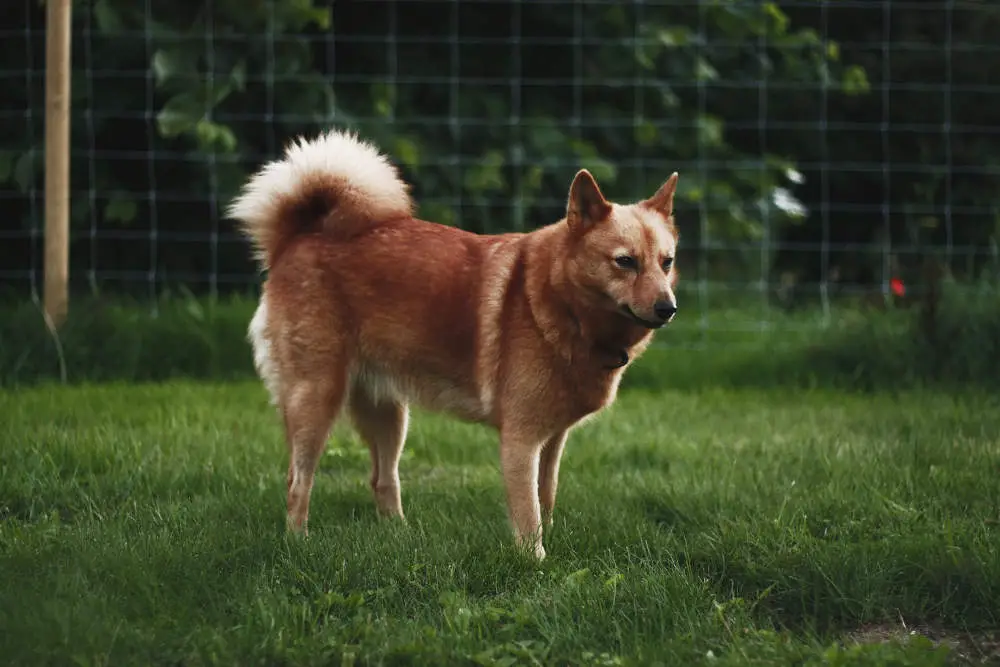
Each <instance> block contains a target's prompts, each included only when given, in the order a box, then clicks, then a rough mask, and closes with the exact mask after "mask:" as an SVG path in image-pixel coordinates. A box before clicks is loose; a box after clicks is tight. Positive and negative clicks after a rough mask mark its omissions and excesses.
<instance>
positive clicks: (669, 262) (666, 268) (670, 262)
mask: <svg viewBox="0 0 1000 667" xmlns="http://www.w3.org/2000/svg"><path fill="white" fill-rule="evenodd" d="M673 265H674V258H673V257H667V258H666V259H665V260H663V270H664V271H669V270H670V267H671V266H673Z"/></svg>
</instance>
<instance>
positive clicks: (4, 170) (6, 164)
mask: <svg viewBox="0 0 1000 667" xmlns="http://www.w3.org/2000/svg"><path fill="white" fill-rule="evenodd" d="M16 155H17V154H16V153H15V152H14V151H0V183H3V182H6V181H7V180H8V179H9V178H10V177H11V174H12V173H13V172H14V158H15V156H16Z"/></svg>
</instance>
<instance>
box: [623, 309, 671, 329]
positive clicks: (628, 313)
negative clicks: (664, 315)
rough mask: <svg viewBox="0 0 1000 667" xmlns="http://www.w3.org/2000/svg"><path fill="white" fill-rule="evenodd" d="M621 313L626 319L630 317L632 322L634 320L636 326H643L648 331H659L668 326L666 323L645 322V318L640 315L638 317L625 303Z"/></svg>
mask: <svg viewBox="0 0 1000 667" xmlns="http://www.w3.org/2000/svg"><path fill="white" fill-rule="evenodd" d="M620 312H621V313H622V315H625V316H626V317H628V318H629V319H630V320H632V321H633V322H635V323H636V324H641V325H642V326H644V327H646V328H647V329H659V328H661V327H662V326H663V325H664V324H666V322H665V321H664V322H653V321H651V320H644V319H643V318H641V317H639V316H638V315H636V314H635V313H634V312H633V311H632V309H631V308H629V307H628V305H627V304H624V303H623V304H622V305H621V307H620Z"/></svg>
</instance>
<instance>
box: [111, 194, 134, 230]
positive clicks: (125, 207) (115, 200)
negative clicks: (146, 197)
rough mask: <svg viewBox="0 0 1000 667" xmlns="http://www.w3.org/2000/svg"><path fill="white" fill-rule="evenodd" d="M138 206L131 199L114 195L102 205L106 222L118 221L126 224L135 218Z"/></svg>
mask: <svg viewBox="0 0 1000 667" xmlns="http://www.w3.org/2000/svg"><path fill="white" fill-rule="evenodd" d="M137 211H138V207H136V205H135V202H134V201H133V200H131V199H125V198H123V197H120V196H114V197H112V198H111V200H110V201H109V202H108V203H107V204H106V205H105V206H104V219H105V220H106V221H108V222H120V223H122V224H128V223H130V222H132V221H133V220H134V219H135V215H136V212H137Z"/></svg>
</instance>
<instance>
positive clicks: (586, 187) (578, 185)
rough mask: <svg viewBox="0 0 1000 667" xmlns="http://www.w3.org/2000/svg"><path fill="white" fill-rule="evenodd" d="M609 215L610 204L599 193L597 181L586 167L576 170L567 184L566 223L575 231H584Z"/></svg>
mask: <svg viewBox="0 0 1000 667" xmlns="http://www.w3.org/2000/svg"><path fill="white" fill-rule="evenodd" d="M610 215H611V204H609V203H608V200H607V199H605V198H604V195H602V194H601V189H600V188H599V187H597V181H595V180H594V177H593V176H592V175H591V174H590V172H589V171H587V170H586V169H581V170H580V171H578V172H576V178H574V179H573V184H572V185H571V186H569V202H568V203H567V204H566V223H567V224H569V228H570V229H572V230H573V231H575V232H585V231H587V230H588V229H590V228H591V227H593V226H594V225H595V224H597V223H598V222H601V221H602V220H606V219H607V218H608V216H610Z"/></svg>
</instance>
